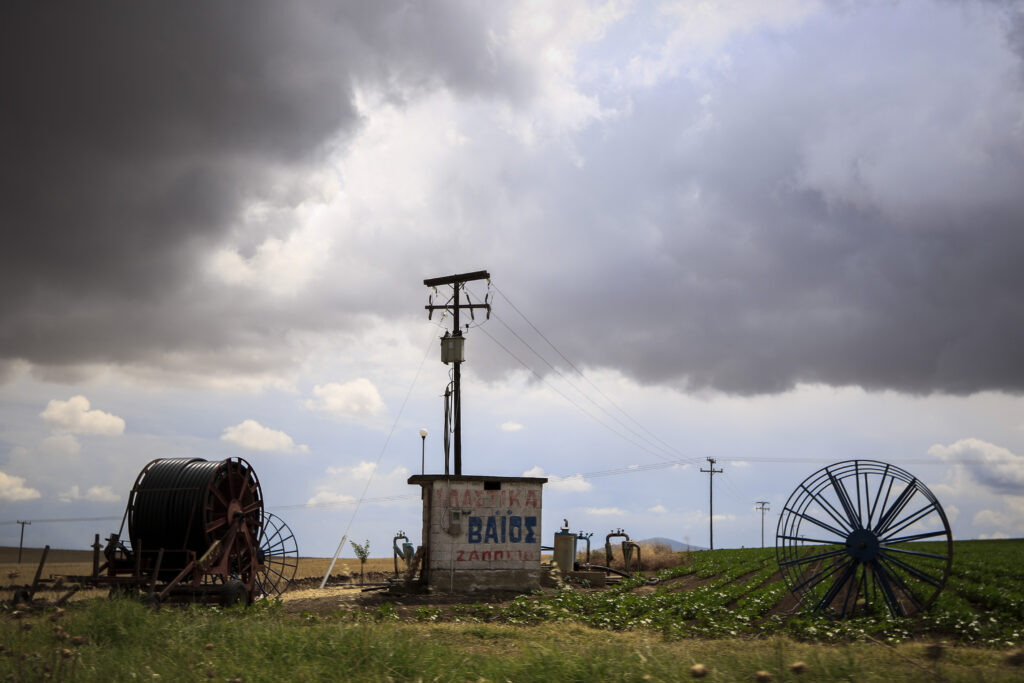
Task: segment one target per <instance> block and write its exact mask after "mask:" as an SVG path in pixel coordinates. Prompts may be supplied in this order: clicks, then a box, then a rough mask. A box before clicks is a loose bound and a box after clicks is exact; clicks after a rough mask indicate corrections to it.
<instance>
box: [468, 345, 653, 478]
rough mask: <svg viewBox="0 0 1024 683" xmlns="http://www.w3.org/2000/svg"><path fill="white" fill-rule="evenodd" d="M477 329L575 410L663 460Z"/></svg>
mask: <svg viewBox="0 0 1024 683" xmlns="http://www.w3.org/2000/svg"><path fill="white" fill-rule="evenodd" d="M479 329H480V331H481V332H483V333H484V334H485V335H487V338H488V339H490V340H491V341H492V342H494V343H495V344H497V345H498V347H499V348H500V349H501V350H502V351H504V352H505V353H507V354H508V355H510V356H511V357H512V358H513V359H515V360H516V361H517V362H518V363H519V364H520V365H522V366H523V367H524V368H526V369H527V370H529V371H530V373H531V374H533V376H534V377H536V378H537V379H539V380H540V381H541V382H543V383H544V384H545V385H547V387H548V388H549V389H551V390H552V391H554V392H555V393H556V394H558V395H559V396H561V397H562V398H564V399H565V400H566V401H568V402H569V403H571V404H572V405H573V406H575V407H576V409H577V410H579V411H580V412H581V413H583V414H584V415H586V416H587V417H589V418H590V419H591V420H593V421H594V422H597V423H598V424H599V425H601V426H602V427H604V428H605V429H607V430H608V431H610V432H611V433H613V434H615V435H616V436H618V437H619V438H620V439H622V440H624V441H626V442H627V443H629V444H630V445H632V446H635V447H636V448H639V449H640V450H642V451H644V452H646V453H649V454H650V455H653V456H654V457H656V458H661V459H663V460H664V458H665V456H664V455H662V454H661V453H657V452H655V451H652V450H651V449H649V448H647V447H646V446H644V445H642V444H639V443H637V442H636V441H634V440H632V439H630V438H629V437H628V436H626V435H625V434H623V433H622V432H620V431H618V430H617V429H615V428H614V427H612V426H611V425H609V424H608V423H607V422H604V421H603V420H601V419H600V418H598V417H597V416H595V415H594V414H593V413H591V412H590V411H588V410H587V409H586V408H584V407H583V406H581V405H580V404H579V403H577V402H576V401H574V400H573V399H571V398H569V397H568V396H566V395H565V393H563V392H562V391H561V390H560V389H559V388H558V387H556V386H555V385H553V384H552V383H551V382H549V381H547V380H546V379H545V378H544V377H543V376H542V375H540V374H539V373H538V372H537V371H536V370H534V369H533V368H531V367H530V366H529V365H528V364H527V363H526V362H525V361H524V360H523V359H522V358H520V357H519V356H517V355H516V354H514V353H512V351H511V350H510V349H509V348H508V347H507V346H505V345H504V344H502V343H501V342H500V341H498V340H497V339H495V337H494V335H492V334H491V333H490V332H488V331H487V328H485V327H481V328H479Z"/></svg>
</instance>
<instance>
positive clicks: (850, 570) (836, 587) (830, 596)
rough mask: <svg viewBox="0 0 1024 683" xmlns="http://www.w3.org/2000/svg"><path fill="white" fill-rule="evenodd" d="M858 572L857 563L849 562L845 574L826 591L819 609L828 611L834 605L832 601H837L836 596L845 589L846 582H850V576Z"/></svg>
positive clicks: (844, 570) (819, 603) (819, 602)
mask: <svg viewBox="0 0 1024 683" xmlns="http://www.w3.org/2000/svg"><path fill="white" fill-rule="evenodd" d="M856 571H857V563H856V562H853V561H850V562H847V563H846V565H845V568H844V569H843V573H842V574H840V575H839V576H838V577H837V578H836V580H835V581H833V582H832V585H831V586H829V588H828V590H827V591H825V595H823V596H822V597H821V600H819V601H818V609H827V608H828V606H829V605H831V604H832V601H833V600H835V599H836V596H837V595H839V591H841V590H842V589H843V586H845V585H846V582H847V581H849V580H850V576H851V575H852V574H854V573H855V572H856Z"/></svg>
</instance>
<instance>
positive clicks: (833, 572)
mask: <svg viewBox="0 0 1024 683" xmlns="http://www.w3.org/2000/svg"><path fill="white" fill-rule="evenodd" d="M775 554H776V557H777V559H778V562H779V568H780V569H781V570H782V575H783V578H784V579H785V581H786V583H787V584H788V585H789V589H790V590H791V591H792V592H793V594H794V595H796V597H797V598H798V599H799V600H800V602H801V604H802V605H803V606H804V607H805V608H807V609H811V610H814V611H817V612H824V613H827V614H831V615H834V616H838V617H840V618H844V617H848V616H854V615H879V614H882V613H884V612H888V613H889V614H891V615H893V616H909V615H911V614H914V613H916V612H921V611H924V610H926V609H928V607H929V606H930V605H931V604H932V603H933V602H934V601H935V599H936V598H937V597H938V595H939V593H941V592H942V589H943V587H944V586H945V585H946V580H947V578H948V577H949V571H950V567H951V566H952V564H953V536H952V534H951V533H950V531H949V521H948V520H947V519H946V513H945V512H943V510H942V506H941V505H940V504H939V501H938V500H937V499H936V498H935V496H934V495H933V494H932V492H931V491H929V490H928V487H927V486H925V485H924V484H923V483H922V482H921V481H920V480H919V479H918V478H917V477H915V476H913V475H912V474H910V473H909V472H907V471H905V470H902V469H900V468H899V467H896V466H894V465H890V464H887V463H884V462H878V461H877V460H846V461H843V462H838V463H835V464H833V465H829V466H828V467H825V468H822V469H820V470H818V471H817V472H815V473H814V474H812V475H811V476H809V477H808V478H807V479H805V480H804V481H803V483H801V484H800V485H799V486H798V487H797V488H796V490H795V491H793V493H792V495H790V497H789V500H788V501H786V504H785V506H784V507H783V509H782V514H781V515H780V517H779V524H778V527H777V529H776V533H775Z"/></svg>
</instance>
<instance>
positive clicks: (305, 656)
mask: <svg viewBox="0 0 1024 683" xmlns="http://www.w3.org/2000/svg"><path fill="white" fill-rule="evenodd" d="M2 558H4V556H3V555H0V559H2ZM75 559H79V560H81V559H82V558H76V557H75V556H71V555H61V554H57V555H55V556H54V560H55V561H59V562H58V564H66V565H68V566H72V565H74V564H75V563H74V562H73V560H75ZM679 559H680V560H681V561H683V564H681V565H679V566H677V567H674V568H669V569H663V570H660V571H659V572H658V577H659V578H660V582H659V583H658V584H657V585H648V584H647V583H646V582H644V581H642V580H639V579H637V580H627V581H625V582H623V583H622V584H621V585H619V586H616V587H613V588H609V589H606V590H595V589H580V588H572V587H567V588H560V589H551V590H545V591H542V592H538V593H535V594H532V595H525V596H520V597H517V598H514V599H509V598H508V597H504V598H501V599H496V600H487V599H485V598H481V597H476V598H470V599H468V600H452V599H450V598H449V599H446V600H445V599H441V598H443V597H445V596H431V595H426V596H422V595H421V596H410V595H401V594H398V595H390V594H386V593H384V594H382V593H379V592H377V593H368V594H364V593H361V592H360V591H358V590H351V589H349V590H348V593H349V595H350V596H352V597H351V598H350V599H349V600H348V601H347V602H341V601H338V600H336V599H333V598H332V599H330V600H328V599H327V598H326V597H320V598H318V597H317V596H318V595H321V594H322V593H321V592H318V591H317V590H316V589H315V588H313V589H306V590H304V591H301V594H302V595H303V596H305V597H303V598H302V599H300V600H296V601H292V602H288V601H287V600H286V601H284V602H281V601H262V602H260V603H257V605H255V606H254V607H251V608H249V609H236V610H227V611H225V610H221V609H219V608H216V607H199V606H192V607H167V608H164V609H161V610H159V611H152V610H149V609H147V608H145V607H144V606H143V605H142V604H140V603H137V602H133V601H130V600H114V601H110V600H105V599H104V600H85V601H81V602H78V603H75V604H72V605H69V607H68V609H67V611H66V612H65V613H62V614H61V613H58V612H57V611H56V608H54V607H53V606H52V604H51V605H46V604H37V605H35V606H33V608H32V609H29V610H26V611H24V613H23V614H15V613H14V612H13V611H12V610H11V608H9V607H7V608H4V611H3V612H2V613H0V643H2V644H3V652H2V653H0V676H7V677H8V678H10V679H11V680H38V679H40V678H42V677H44V674H47V673H49V674H50V675H51V676H53V678H54V679H56V680H89V681H91V680H138V679H139V678H150V679H153V678H154V677H155V676H154V675H156V676H158V677H159V678H160V679H162V680H210V679H215V680H239V679H240V680H244V681H259V680H268V681H269V680H285V679H287V680H306V679H324V680H381V681H383V680H439V681H479V680H488V681H501V680H511V681H520V680H557V679H562V680H571V681H605V680H620V681H634V680H635V681H641V680H655V681H657V680H689V679H690V678H691V674H690V667H691V666H694V665H696V664H701V665H703V666H705V667H707V669H708V674H707V676H706V678H705V680H717V681H739V680H754V676H755V672H757V671H761V670H763V671H766V672H769V673H770V674H771V675H772V677H773V678H772V680H775V681H789V680H816V681H822V680H850V681H904V680H906V681H911V680H912V681H921V680H947V681H976V680H984V681H1003V680H1006V681H1010V680H1015V681H1020V680H1024V668H1022V667H1021V664H1022V663H1024V661H1022V660H1024V653H1022V652H1021V649H1020V648H1021V645H1022V635H1024V540H1011V541H967V542H958V543H956V548H955V561H954V567H953V571H952V574H951V576H950V579H949V582H948V584H947V586H946V590H945V591H944V592H943V593H942V595H941V596H940V598H939V600H938V601H937V602H936V604H935V605H934V606H933V608H932V609H931V610H930V611H929V612H928V613H926V614H923V615H919V616H917V617H913V618H905V619H893V618H890V617H888V616H882V615H880V616H877V617H872V618H864V617H861V618H858V619H848V620H843V621H837V620H832V619H829V618H826V617H823V616H820V615H814V614H807V613H803V612H801V611H799V610H798V609H797V607H798V606H797V605H796V604H795V602H794V601H793V599H792V597H791V596H790V595H789V594H788V591H786V589H785V585H784V584H783V583H782V582H781V578H780V576H779V574H778V570H777V567H776V565H775V560H774V553H773V551H772V550H760V549H747V550H717V551H710V552H695V553H691V554H690V555H688V556H686V555H681V556H680V558H679ZM327 562H329V561H328V560H315V561H309V562H306V563H304V564H303V565H301V567H303V568H304V571H305V572H306V573H308V574H309V575H310V576H313V577H317V576H322V573H323V571H324V569H325V568H326V564H327ZM377 563H378V566H379V565H380V564H384V565H385V566H386V567H387V568H390V561H385V560H377ZM4 566H7V565H6V564H5V565H4ZM357 566H358V562H357V561H354V560H350V561H349V563H348V566H347V567H346V569H347V570H348V571H350V572H351V571H352V570H354V569H356V568H357ZM22 567H23V569H25V568H28V563H27V557H26V562H25V563H23V565H22ZM382 568H383V567H382ZM32 572H34V565H33V566H32V567H31V568H30V570H29V573H32ZM336 572H337V570H336ZM30 580H31V576H29V577H28V579H27V580H26V582H27V581H30ZM338 590H344V589H337V588H336V589H334V591H335V592H334V594H333V595H336V594H337V591H338ZM328 592H329V591H328ZM285 597H286V598H289V595H288V594H286V596H285ZM801 661H802V662H803V663H804V666H805V668H804V670H803V672H802V673H796V672H794V671H792V670H791V669H790V667H791V666H792V665H793V664H794V663H796V662H801ZM47 669H49V670H47Z"/></svg>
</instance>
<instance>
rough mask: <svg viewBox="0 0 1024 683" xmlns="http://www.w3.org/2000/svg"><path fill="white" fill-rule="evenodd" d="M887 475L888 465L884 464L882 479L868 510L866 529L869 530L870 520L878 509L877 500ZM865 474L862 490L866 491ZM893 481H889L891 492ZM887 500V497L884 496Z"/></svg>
mask: <svg viewBox="0 0 1024 683" xmlns="http://www.w3.org/2000/svg"><path fill="white" fill-rule="evenodd" d="M888 475H889V465H888V464H886V466H885V469H884V470H883V471H882V478H881V479H880V480H879V481H878V491H877V492H876V493H875V501H874V502H873V503H871V507H870V509H869V510H868V528H869V529H870V528H871V520H872V518H874V516H875V510H877V509H878V499H879V498H881V497H882V487H883V486H885V480H886V477H887V476H888ZM867 476H868V475H867V474H865V475H864V490H865V491H867ZM892 482H893V480H892V479H890V480H889V489H890V490H892ZM886 499H887V500H888V495H887V496H886ZM882 509H885V505H884V504H883V505H882Z"/></svg>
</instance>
